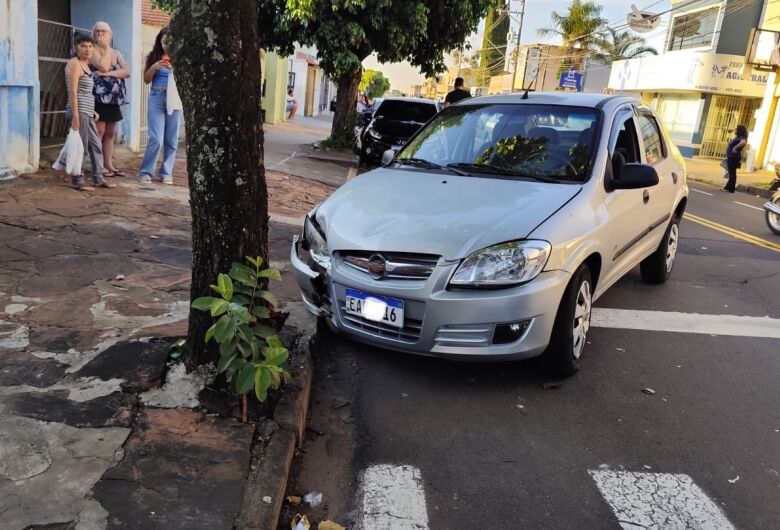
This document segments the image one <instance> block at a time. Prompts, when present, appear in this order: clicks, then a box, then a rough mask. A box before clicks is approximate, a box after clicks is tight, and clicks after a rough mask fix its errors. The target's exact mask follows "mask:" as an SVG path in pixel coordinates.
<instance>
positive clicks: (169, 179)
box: [138, 28, 182, 184]
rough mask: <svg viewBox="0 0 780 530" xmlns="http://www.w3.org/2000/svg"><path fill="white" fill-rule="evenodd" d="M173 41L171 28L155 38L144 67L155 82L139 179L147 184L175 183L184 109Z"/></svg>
mask: <svg viewBox="0 0 780 530" xmlns="http://www.w3.org/2000/svg"><path fill="white" fill-rule="evenodd" d="M169 40H170V33H169V30H168V28H163V29H161V30H160V33H158V34H157V38H156V39H155V41H154V47H153V48H152V51H151V52H150V53H149V55H148V56H147V58H146V66H145V68H144V82H145V83H151V85H152V87H151V90H150V92H149V105H148V110H147V122H146V125H147V131H148V133H149V140H148V141H147V143H146V151H145V152H144V159H143V162H141V173H140V175H139V176H138V180H139V181H141V182H142V183H144V184H149V183H151V182H152V178H153V177H156V178H157V179H159V180H160V181H162V182H163V183H164V184H173V163H174V162H175V160H176V148H177V146H178V144H179V123H180V122H181V115H182V111H181V104H180V102H179V101H178V100H179V98H178V94H177V93H175V91H176V83H175V82H174V80H173V72H172V70H171V59H170V57H169V56H168V43H169ZM161 148H162V151H163V161H162V165H161V166H160V170H159V172H157V171H156V169H157V157H158V156H159V154H160V149H161Z"/></svg>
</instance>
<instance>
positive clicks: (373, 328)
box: [339, 301, 422, 344]
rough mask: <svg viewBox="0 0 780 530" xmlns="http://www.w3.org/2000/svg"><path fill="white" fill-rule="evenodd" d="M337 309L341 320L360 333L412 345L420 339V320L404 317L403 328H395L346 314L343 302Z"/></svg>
mask: <svg viewBox="0 0 780 530" xmlns="http://www.w3.org/2000/svg"><path fill="white" fill-rule="evenodd" d="M339 309H340V310H341V318H342V320H343V321H344V322H346V323H347V324H348V325H349V326H350V327H352V328H355V329H359V330H360V331H364V332H366V333H369V334H371V335H374V336H375V337H380V338H384V339H392V340H397V341H401V342H406V343H409V344H413V343H415V342H417V341H418V340H419V339H420V332H421V331H422V320H415V319H413V318H409V317H406V318H405V319H404V327H403V328H396V327H393V326H388V325H387V324H382V323H381V322H374V321H372V320H367V319H365V318H363V317H361V316H358V315H352V314H349V313H347V308H346V306H345V305H344V302H343V301H342V302H341V303H340V304H339Z"/></svg>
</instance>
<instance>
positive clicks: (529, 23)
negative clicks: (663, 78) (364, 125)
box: [363, 0, 671, 92]
mask: <svg viewBox="0 0 780 530" xmlns="http://www.w3.org/2000/svg"><path fill="white" fill-rule="evenodd" d="M634 2H635V4H636V6H637V7H638V8H639V9H640V10H645V9H646V10H647V11H650V12H653V13H659V12H662V11H666V10H668V9H669V8H670V6H671V1H670V0H660V1H658V0H634ZM596 3H597V4H599V5H601V6H602V7H603V10H602V16H603V17H604V18H606V19H607V20H608V21H609V25H610V26H612V27H615V28H616V29H620V28H617V26H619V25H623V27H625V26H624V25H625V22H626V15H627V14H628V12H629V10H630V9H631V7H630V6H631V3H632V0H596ZM568 5H569V2H568V1H561V0H526V3H525V17H524V20H523V29H522V32H521V34H520V42H521V43H522V44H537V43H550V44H555V43H557V42H556V41H555V39H550V38H548V39H541V38H540V37H539V36H538V34H537V30H538V29H539V28H543V27H546V26H549V25H550V24H551V22H550V13H551V12H552V11H557V12H558V13H565V12H566V9H567V7H568ZM511 10H512V11H513V12H519V10H520V2H519V0H512V2H511ZM512 18H513V20H512V28H513V30H516V28H517V26H518V21H519V15H512ZM668 23H669V15H666V16H664V17H663V19H662V21H661V26H660V27H659V28H658V29H657V30H655V31H654V32H652V33H647V34H644V35H643V36H644V37H645V39H646V40H647V41H648V44H650V45H651V46H654V47H655V48H656V49H658V50H659V51H661V50H662V48H663V45H664V37H665V35H666V29H667V28H668ZM483 29H484V23H483V24H480V27H479V29H478V30H477V32H476V33H475V34H472V35H471V36H470V37H469V42H470V43H471V46H472V51H473V50H476V49H479V48H481V46H482V31H483ZM449 64H450V63H449V62H448V65H449ZM363 66H365V67H366V68H371V69H374V70H379V71H381V72H382V73H383V74H384V75H385V77H387V78H389V79H390V88H391V89H394V88H395V89H398V90H400V91H402V92H408V91H409V88H410V87H411V86H412V85H414V84H419V83H421V82H422V81H423V79H424V77H423V76H422V75H420V72H419V71H418V70H417V69H416V68H414V67H412V66H411V65H410V64H409V63H407V62H403V63H392V64H380V63H379V61H377V59H376V57H375V56H371V57H369V58H368V59H366V60H365V61H363Z"/></svg>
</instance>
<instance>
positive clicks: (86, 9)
mask: <svg viewBox="0 0 780 530" xmlns="http://www.w3.org/2000/svg"><path fill="white" fill-rule="evenodd" d="M134 3H137V0H135V2H134V0H111V1H108V2H107V1H106V0H71V24H73V25H74V26H76V27H80V28H88V29H92V26H94V25H95V22H98V21H102V22H108V25H109V26H111V30H112V31H113V32H114V43H113V47H114V48H115V49H117V50H119V51H120V52H122V55H123V56H124V57H125V60H126V61H127V63H128V65H129V66H130V73H131V75H132V76H133V78H139V77H140V76H142V75H143V73H142V72H140V65H136V64H134V60H133V46H134V44H135V43H134V41H133V39H134V38H135V39H137V40H138V41H139V43H140V38H141V33H140V13H139V14H138V15H139V20H137V21H136V20H135V18H136V15H137V14H136V13H134V8H133V5H134ZM134 29H137V31H136V32H135V34H134ZM133 81H134V79H132V78H131V79H127V80H126V82H125V84H126V85H127V95H128V98H129V99H132V98H133V85H134V83H133ZM133 112H136V113H137V112H138V110H137V109H135V108H134V105H133V104H130V105H125V106H123V107H122V114H123V115H124V117H125V119H124V120H122V124H121V127H120V130H119V131H118V133H117V134H118V136H120V139H121V140H122V141H123V142H127V141H128V140H129V138H131V137H132V135H133V133H134V132H135V131H133V120H132V119H130V117H131V116H132V114H133Z"/></svg>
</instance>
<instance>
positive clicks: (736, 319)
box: [591, 307, 780, 339]
mask: <svg viewBox="0 0 780 530" xmlns="http://www.w3.org/2000/svg"><path fill="white" fill-rule="evenodd" d="M591 325H593V326H595V327H599V328H617V329H638V330H645V331H669V332H677V333H703V334H707V335H728V336H732V337H765V338H770V339H780V319H777V318H770V317H746V316H737V315H701V314H698V313H677V312H674V311H640V310H634V309H607V308H596V307H594V308H593V313H592V315H591Z"/></svg>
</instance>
